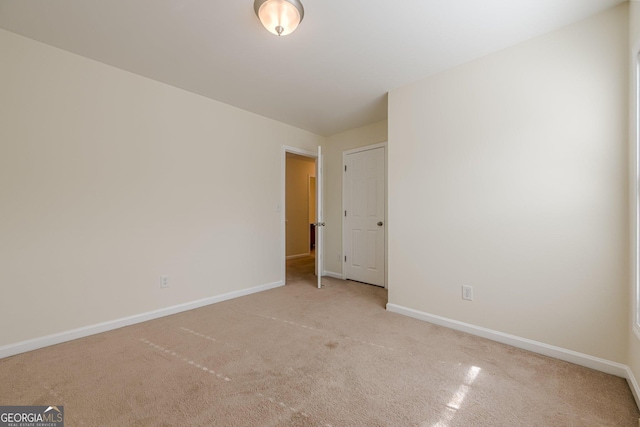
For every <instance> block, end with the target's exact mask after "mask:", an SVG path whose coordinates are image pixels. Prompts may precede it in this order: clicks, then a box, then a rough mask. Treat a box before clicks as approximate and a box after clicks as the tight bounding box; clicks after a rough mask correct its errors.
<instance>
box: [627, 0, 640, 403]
mask: <svg viewBox="0 0 640 427" xmlns="http://www.w3.org/2000/svg"><path fill="white" fill-rule="evenodd" d="M629 48H630V49H629V58H630V60H629V64H630V67H629V69H630V73H629V74H630V79H629V81H630V86H631V90H630V91H629V93H630V94H631V96H630V97H629V98H630V99H629V106H630V108H629V110H630V111H629V113H630V114H629V117H630V120H629V133H630V138H629V166H630V170H631V171H632V173H630V174H629V183H630V185H629V188H630V191H629V199H630V206H631V209H630V212H631V215H630V217H631V218H630V219H631V221H630V223H631V227H632V228H633V229H634V232H633V233H632V235H637V230H635V223H636V221H635V218H636V212H635V207H636V197H637V194H636V184H635V181H636V177H637V176H638V171H637V170H636V159H637V155H638V153H637V152H636V143H637V138H638V137H637V135H636V126H637V117H638V111H637V108H636V105H637V104H636V102H637V97H636V94H637V93H638V87H637V79H636V78H635V77H636V55H637V54H638V52H640V2H637V1H632V2H630V3H629ZM630 253H631V259H632V261H633V262H631V266H632V268H631V271H632V274H631V280H630V288H631V289H630V298H629V300H630V304H629V306H630V308H631V310H630V311H631V314H630V316H629V318H630V319H629V324H630V325H631V326H630V328H629V353H628V358H627V360H628V365H629V367H630V368H631V371H632V372H633V375H634V377H635V379H636V381H640V330H638V331H637V332H638V335H636V334H635V333H634V332H633V325H634V323H635V320H636V319H635V310H637V307H636V305H635V303H634V301H637V296H636V290H635V286H636V280H637V279H636V277H637V274H638V272H637V270H636V266H637V259H638V257H639V255H638V254H637V253H636V245H635V239H631V242H630ZM636 392H637V393H638V394H640V390H636ZM636 400H637V401H638V403H639V404H640V395H636Z"/></svg>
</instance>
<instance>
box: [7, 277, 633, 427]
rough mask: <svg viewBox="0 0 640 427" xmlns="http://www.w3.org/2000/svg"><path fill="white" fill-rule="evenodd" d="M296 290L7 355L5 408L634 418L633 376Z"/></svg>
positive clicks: (271, 419)
mask: <svg viewBox="0 0 640 427" xmlns="http://www.w3.org/2000/svg"><path fill="white" fill-rule="evenodd" d="M298 273H300V272H297V273H296V272H293V273H291V274H290V278H294V277H298V280H291V283H290V284H288V285H287V286H285V287H281V288H278V289H274V290H271V291H267V292H262V293H259V294H254V295H250V296H247V297H243V298H238V299H235V300H232V301H227V302H223V303H219V304H215V305H212V306H208V307H204V308H201V309H198V310H193V311H190V312H185V313H181V314H177V315H174V316H170V317H166V318H162V319H158V320H155V321H150V322H146V323H143V324H138V325H134V326H130V327H127V328H122V329H119V330H116V331H111V332H107V333H103V334H100V335H95V336H92V337H88V338H83V339H80V340H76V341H73V342H68V343H65V344H60V345H56V346H53V347H49V348H45V349H41V350H37V351H33V352H30V353H25V354H21V355H17V356H14V357H10V358H6V359H3V360H0V405H64V410H65V416H66V421H67V424H66V425H67V426H70V427H73V426H198V425H200V426H252V427H253V426H334V427H338V426H428V427H432V426H449V427H452V426H509V427H513V426H629V427H632V426H633V427H636V426H637V425H638V417H639V416H640V414H639V413H638V408H637V407H636V405H635V403H634V401H633V398H632V395H631V392H630V390H629V388H628V386H627V384H626V381H625V380H624V379H621V378H617V377H614V376H610V375H606V374H603V373H600V372H596V371H593V370H590V369H586V368H582V367H579V366H576V365H572V364H569V363H565V362H561V361H558V360H554V359H550V358H547V357H543V356H539V355H536V354H533V353H529V352H526V351H522V350H518V349H515V348H513V347H509V346H506V345H502V344H498V343H494V342H492V341H488V340H485V339H481V338H478V337H474V336H471V335H467V334H464V333H460V332H456V331H452V330H449V329H446V328H442V327H438V326H434V325H430V324H428V323H424V322H420V321H417V320H414V319H410V318H407V317H403V316H400V315H397V314H394V313H390V312H387V311H385V309H384V307H385V303H386V301H387V293H386V291H385V290H384V289H381V288H376V287H373V286H367V285H363V284H356V283H350V282H343V281H340V280H335V279H330V278H326V279H325V284H326V286H325V287H324V288H323V289H320V290H319V289H317V288H314V287H313V286H312V285H311V284H310V283H309V282H306V281H305V280H304V279H305V274H307V273H300V274H298Z"/></svg>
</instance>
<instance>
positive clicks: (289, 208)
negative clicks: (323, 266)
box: [284, 151, 317, 284]
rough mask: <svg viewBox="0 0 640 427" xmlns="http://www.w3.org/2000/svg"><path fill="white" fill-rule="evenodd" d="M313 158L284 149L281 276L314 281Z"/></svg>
mask: <svg viewBox="0 0 640 427" xmlns="http://www.w3.org/2000/svg"><path fill="white" fill-rule="evenodd" d="M316 176H317V174H316V159H315V157H311V156H308V155H302V154H298V153H293V152H289V151H287V152H286V153H285V209H284V210H285V258H286V267H285V280H286V283H293V282H299V281H303V282H308V283H310V284H313V283H314V282H315V281H317V278H316V275H315V272H316V256H315V255H316V251H315V249H316V233H315V221H316Z"/></svg>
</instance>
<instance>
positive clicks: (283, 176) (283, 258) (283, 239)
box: [278, 145, 318, 285]
mask: <svg viewBox="0 0 640 427" xmlns="http://www.w3.org/2000/svg"><path fill="white" fill-rule="evenodd" d="M287 153H292V154H297V155H299V156H304V157H310V158H312V159H315V160H316V193H317V186H318V179H317V176H318V153H317V152H315V151H310V150H305V149H303V148H298V147H292V146H289V145H283V146H282V152H281V166H280V204H279V205H278V209H279V211H280V266H281V268H280V277H281V281H282V284H283V285H286V284H287V224H286V219H287V218H286V217H287V198H286V188H287ZM316 256H317V251H316ZM316 266H317V262H316Z"/></svg>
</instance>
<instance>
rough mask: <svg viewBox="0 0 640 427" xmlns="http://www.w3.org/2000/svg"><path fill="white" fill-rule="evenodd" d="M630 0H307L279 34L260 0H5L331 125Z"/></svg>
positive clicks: (16, 16)
mask: <svg viewBox="0 0 640 427" xmlns="http://www.w3.org/2000/svg"><path fill="white" fill-rule="evenodd" d="M625 1H626V0H483V1H480V0H405V1H399V0H394V1H389V0H302V2H303V4H304V8H305V17H304V20H303V21H302V23H301V24H300V27H298V29H297V30H296V31H295V32H294V33H293V34H291V35H289V36H286V37H281V38H278V37H276V36H274V35H272V34H271V33H269V32H267V31H266V30H265V29H264V28H263V27H262V25H261V24H260V22H259V21H258V19H257V17H256V16H255V14H254V11H253V0H227V1H223V0H55V1H45V0H20V1H18V0H0V27H1V28H4V29H6V30H9V31H12V32H15V33H18V34H22V35H24V36H27V37H30V38H32V39H35V40H39V41H42V42H44V43H47V44H50V45H53V46H57V47H59V48H62V49H65V50H68V51H71V52H74V53H77V54H79V55H82V56H86V57H88V58H92V59H95V60H97V61H100V62H103V63H106V64H110V65H113V66H115V67H118V68H122V69H125V70H128V71H131V72H134V73H136V74H140V75H143V76H146V77H149V78H152V79H155V80H159V81H161V82H165V83H168V84H170V85H173V86H177V87H180V88H183V89H186V90H189V91H191V92H195V93H199V94H201V95H204V96H206V97H209V98H212V99H216V100H218V101H222V102H224V103H227V104H231V105H234V106H237V107H239V108H242V109H244V110H248V111H252V112H254V113H257V114H260V115H263V116H266V117H270V118H273V119H276V120H279V121H281V122H284V123H288V124H291V125H293V126H297V127H300V128H302V129H306V130H309V131H311V132H314V133H317V134H320V135H331V134H335V133H338V132H342V131H345V130H348V129H351V128H355V127H358V126H362V125H366V124H369V123H373V122H376V121H379V120H383V119H385V118H386V115H387V103H386V93H387V92H388V91H389V90H391V89H393V88H396V87H399V86H402V85H404V84H407V83H411V82H414V81H416V80H419V79H421V78H423V77H426V76H428V75H431V74H434V73H437V72H440V71H443V70H446V69H448V68H451V67H453V66H456V65H458V64H461V63H464V62H467V61H469V60H472V59H474V58H477V57H480V56H483V55H486V54H488V53H491V52H494V51H496V50H499V49H503V48H505V47H508V46H511V45H514V44H517V43H519V42H522V41H524V40H527V39H530V38H533V37H536V36H538V35H541V34H543V33H546V32H549V31H551V30H554V29H556V28H560V27H562V26H565V25H567V24H570V23H573V22H576V21H579V20H581V19H584V18H586V17H588V16H590V15H593V14H596V13H598V12H600V11H603V10H605V9H607V8H610V7H613V6H615V5H617V4H620V3H623V2H625ZM0 60H1V59H0Z"/></svg>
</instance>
